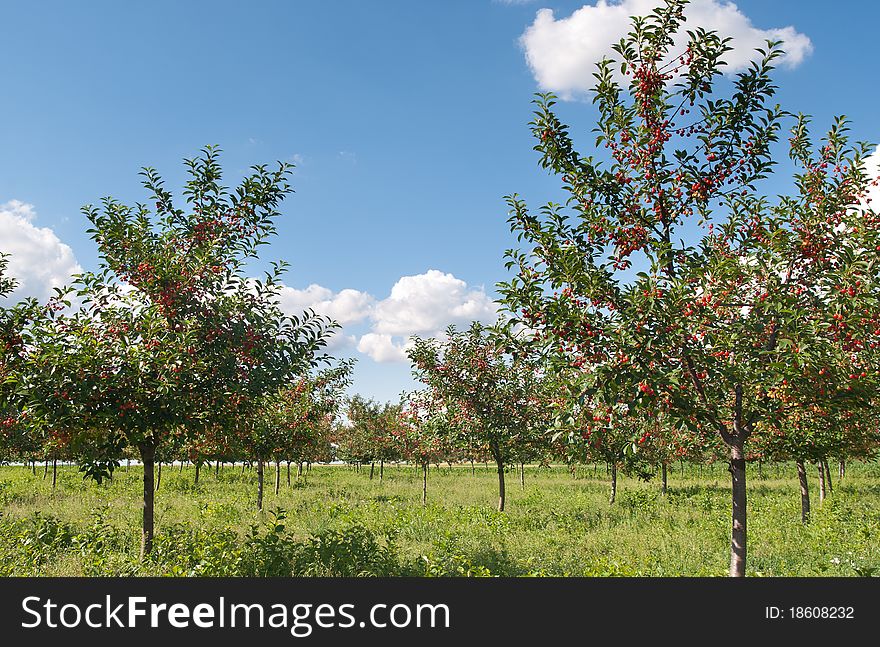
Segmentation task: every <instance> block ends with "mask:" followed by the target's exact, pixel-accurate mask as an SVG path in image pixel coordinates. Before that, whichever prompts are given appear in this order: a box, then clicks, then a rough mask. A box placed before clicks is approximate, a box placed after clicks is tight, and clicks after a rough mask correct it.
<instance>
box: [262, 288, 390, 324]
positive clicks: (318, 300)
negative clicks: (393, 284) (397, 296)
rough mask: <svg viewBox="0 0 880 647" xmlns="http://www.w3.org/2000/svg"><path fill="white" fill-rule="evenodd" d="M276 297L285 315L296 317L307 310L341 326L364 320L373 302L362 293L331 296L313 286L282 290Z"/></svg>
mask: <svg viewBox="0 0 880 647" xmlns="http://www.w3.org/2000/svg"><path fill="white" fill-rule="evenodd" d="M279 297H280V304H281V308H282V309H283V310H284V311H285V312H286V313H288V314H300V313H301V312H302V311H303V310H305V309H306V308H311V309H312V310H314V311H315V312H316V313H317V314H322V315H326V316H328V317H330V318H331V319H334V320H336V321H337V322H339V323H340V324H342V325H343V326H345V325H347V324H352V323H356V322H358V321H363V320H364V319H366V318H367V317H368V316H369V314H370V312H371V310H372V307H373V304H374V302H375V299H374V298H373V297H372V296H370V295H369V294H367V293H366V292H359V291H358V290H352V289H345V290H342V291H340V292H336V293H334V292H333V291H332V290H329V289H328V288H325V287H323V286H321V285H318V284H316V283H312V284H311V285H310V286H309V287H307V288H306V289H305V290H297V289H296V288H291V287H288V286H282V288H281V293H280V295H279Z"/></svg>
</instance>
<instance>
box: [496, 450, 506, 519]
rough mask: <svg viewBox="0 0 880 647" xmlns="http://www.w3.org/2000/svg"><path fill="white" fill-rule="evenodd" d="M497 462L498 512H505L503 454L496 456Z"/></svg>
mask: <svg viewBox="0 0 880 647" xmlns="http://www.w3.org/2000/svg"><path fill="white" fill-rule="evenodd" d="M495 464H496V465H497V466H498V512H504V463H503V462H502V461H501V456H500V455H497V454H496V456H495Z"/></svg>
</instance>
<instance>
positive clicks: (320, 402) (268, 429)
mask: <svg viewBox="0 0 880 647" xmlns="http://www.w3.org/2000/svg"><path fill="white" fill-rule="evenodd" d="M352 366H353V361H350V360H349V361H343V362H342V363H340V365H339V366H336V367H332V368H328V369H324V370H322V371H318V372H317V373H316V374H314V375H302V376H299V377H298V378H296V379H295V380H293V381H292V382H291V384H288V385H286V386H283V387H282V388H280V389H278V390H277V391H276V392H274V393H270V394H267V395H266V396H265V397H264V398H262V403H261V406H260V412H259V413H258V415H257V417H256V420H255V422H254V424H250V423H248V422H245V423H244V424H245V425H246V426H247V429H248V432H249V433H247V434H246V435H244V436H243V438H242V440H243V442H242V445H241V447H242V448H243V450H244V451H245V452H246V453H247V455H248V456H249V457H251V458H255V459H256V460H257V509H258V510H262V509H263V471H264V464H265V463H266V462H267V461H270V460H271V461H273V462H274V463H275V494H278V491H279V486H280V474H281V472H280V464H281V461H282V460H297V461H299V460H302V458H303V456H305V452H306V451H307V448H308V446H309V445H310V444H312V443H317V437H318V433H319V430H320V429H322V428H323V427H324V426H325V425H327V424H328V423H330V422H332V420H333V419H334V418H335V417H336V415H337V413H338V411H339V408H340V406H341V404H342V402H343V390H344V389H345V388H346V387H347V386H348V385H349V384H350V382H351V370H352ZM328 418H329V420H328Z"/></svg>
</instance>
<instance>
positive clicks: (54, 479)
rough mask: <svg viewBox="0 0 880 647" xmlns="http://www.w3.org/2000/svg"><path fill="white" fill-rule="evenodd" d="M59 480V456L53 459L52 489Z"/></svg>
mask: <svg viewBox="0 0 880 647" xmlns="http://www.w3.org/2000/svg"><path fill="white" fill-rule="evenodd" d="M57 482H58V458H57V457H56V458H53V459H52V489H53V490H54V489H55V484H56V483H57Z"/></svg>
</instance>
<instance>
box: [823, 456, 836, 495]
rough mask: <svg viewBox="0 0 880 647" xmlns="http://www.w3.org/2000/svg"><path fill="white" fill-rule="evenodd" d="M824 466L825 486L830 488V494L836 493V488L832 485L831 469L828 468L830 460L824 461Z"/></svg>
mask: <svg viewBox="0 0 880 647" xmlns="http://www.w3.org/2000/svg"><path fill="white" fill-rule="evenodd" d="M822 466H823V467H824V468H825V486H826V487H827V488H828V492H829V493H831V492H834V486H833V485H832V484H831V468H829V467H828V459H827V458H823V459H822Z"/></svg>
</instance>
